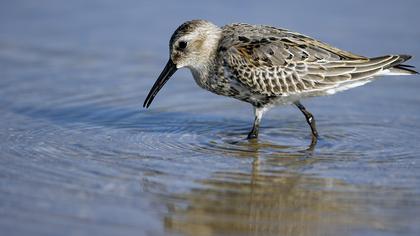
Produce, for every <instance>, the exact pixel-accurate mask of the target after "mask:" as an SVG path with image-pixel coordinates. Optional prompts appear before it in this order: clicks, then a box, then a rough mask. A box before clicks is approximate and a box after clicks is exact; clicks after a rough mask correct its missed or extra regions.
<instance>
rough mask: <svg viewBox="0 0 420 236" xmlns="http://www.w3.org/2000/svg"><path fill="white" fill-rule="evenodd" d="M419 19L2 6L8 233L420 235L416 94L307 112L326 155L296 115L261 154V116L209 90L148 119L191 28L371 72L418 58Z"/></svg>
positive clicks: (2, 217) (346, 98)
mask: <svg viewBox="0 0 420 236" xmlns="http://www.w3.org/2000/svg"><path fill="white" fill-rule="evenodd" d="M419 6H420V5H419V4H418V3H417V2H416V1H405V2H404V4H399V5H398V4H395V2H393V1H372V2H369V3H367V2H365V1H351V2H348V3H340V4H339V5H338V4H337V3H335V2H327V1H317V2H312V1H301V2H296V3H287V4H286V3H279V2H274V1H273V2H270V3H267V4H259V3H258V2H243V3H242V4H241V5H237V4H234V3H225V2H224V1H213V2H212V3H196V2H190V1H176V2H172V3H163V2H160V1H154V2H153V3H146V2H138V1H124V2H114V1H89V3H86V2H85V1H42V3H39V2H34V1H13V2H8V3H6V2H2V3H1V7H0V13H1V14H0V35H1V36H0V78H1V79H0V153H1V158H0V230H1V232H3V233H5V235H28V234H31V235H57V233H59V234H60V235H402V234H404V235H418V234H419V233H420V226H419V224H418V222H420V161H419V153H420V145H419V139H420V110H419V104H420V94H419V92H418V91H419V87H420V80H419V79H418V78H415V77H393V78H391V77H389V78H383V79H380V80H378V81H375V82H374V83H370V84H367V85H366V86H363V87H360V88H356V89H353V90H350V91H347V92H344V93H340V94H337V95H334V96H331V97H323V98H315V99H311V100H305V101H303V104H305V105H306V107H307V108H308V110H310V111H311V112H312V113H313V114H314V115H315V118H316V119H317V124H318V130H319V132H320V134H321V139H320V141H319V143H318V145H317V146H316V147H315V149H314V151H313V152H308V151H306V149H307V148H308V146H309V143H310V130H309V127H308V126H307V125H306V122H305V120H304V117H303V115H302V114H301V113H300V112H299V111H298V110H297V109H296V108H294V107H291V106H290V107H281V108H276V109H273V110H272V111H270V112H268V113H267V115H266V116H265V117H264V120H263V123H262V127H261V134H260V138H259V140H258V141H247V140H246V139H245V137H246V134H247V132H248V131H249V129H250V128H251V125H252V120H253V117H252V109H251V107H250V106H249V105H247V104H244V103H241V102H238V101H235V100H233V99H230V98H223V97H218V96H215V95H213V94H210V93H209V92H206V91H203V90H201V89H199V88H198V86H197V85H195V84H194V82H193V80H192V78H191V75H190V74H189V72H188V71H186V70H184V71H179V72H177V74H176V75H175V76H174V78H173V79H172V80H170V81H169V82H168V83H167V85H166V87H165V88H164V89H163V90H162V91H161V92H160V93H159V95H158V97H157V98H156V99H155V101H154V103H153V104H152V107H151V109H148V110H145V109H143V108H141V105H142V103H143V100H144V99H145V96H146V94H147V92H148V90H149V89H150V87H151V86H152V84H153V82H154V80H155V79H156V77H157V75H158V74H159V72H160V70H161V69H162V66H163V65H164V63H165V61H166V60H167V56H168V55H167V54H168V52H167V50H168V49H167V44H168V39H169V37H170V34H171V33H172V31H173V30H174V29H175V28H176V27H177V25H178V24H180V23H181V22H183V21H184V20H188V19H193V18H205V19H209V20H212V21H214V22H215V23H217V24H219V25H223V24H226V23H230V22H241V21H242V22H250V23H261V24H271V25H276V26H279V27H285V28H290V29H294V30H297V31H300V32H303V33H305V34H308V35H311V36H314V37H316V38H319V39H322V40H324V41H327V42H329V43H331V44H334V45H337V46H339V47H342V48H345V49H348V50H351V51H354V52H355V53H359V54H364V55H368V56H378V55H381V54H387V53H406V54H412V55H414V56H417V55H420V44H419V43H418V39H419V38H420V29H418V27H417V28H416V27H414V26H413V27H411V25H413V24H415V23H416V22H418V21H419V20H420V16H419V15H418V13H417V11H418V9H419ZM308 9H310V11H309V10H308ZM391 16H392V17H391ZM411 64H413V65H420V63H419V60H418V59H417V58H414V59H413V60H411Z"/></svg>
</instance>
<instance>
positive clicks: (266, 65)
mask: <svg viewBox="0 0 420 236" xmlns="http://www.w3.org/2000/svg"><path fill="white" fill-rule="evenodd" d="M169 51H170V57H169V61H168V62H167V64H166V66H165V68H164V69H163V71H162V73H161V74H160V76H159V78H158V79H157V80H156V82H155V84H154V85H153V87H152V89H151V90H150V92H149V94H148V95H147V98H146V100H145V101H144V105H143V106H144V107H146V108H147V107H149V106H150V104H151V103H152V101H153V99H154V98H155V96H156V94H157V93H158V92H159V90H160V89H161V88H162V87H163V85H164V84H165V83H166V82H167V81H168V80H169V78H170V77H171V76H172V75H173V74H174V73H175V71H176V70H177V69H179V68H182V67H187V68H189V69H190V70H191V72H192V75H193V77H194V80H195V82H196V83H197V84H198V85H199V86H200V87H201V88H203V89H206V90H209V91H211V92H213V93H215V94H218V95H223V96H228V97H233V98H236V99H238V100H241V101H244V102H248V103H250V104H251V105H252V106H253V107H254V113H255V119H254V125H253V127H252V130H251V132H250V133H249V134H248V138H249V139H252V138H257V137H258V130H259V125H260V121H261V118H262V115H263V113H264V112H265V111H267V110H268V109H270V108H271V107H273V106H276V105H284V104H294V105H295V106H296V107H297V108H299V110H300V111H301V112H302V113H303V114H304V115H305V118H306V121H307V123H308V124H309V125H310V127H311V131H312V144H314V143H316V141H317V138H318V132H317V129H316V125H315V119H314V116H313V115H312V114H311V113H310V112H309V111H308V110H306V108H305V107H304V106H303V105H302V104H301V103H300V100H301V99H303V98H308V97H314V96H324V95H331V94H334V93H336V92H338V91H343V90H347V89H350V88H354V87H357V86H360V85H363V84H366V83H368V82H370V81H372V80H374V79H375V78H376V77H377V76H381V75H410V74H417V72H416V71H414V70H413V67H412V66H409V65H404V64H402V63H403V62H405V61H407V60H408V59H410V58H411V56H409V55H386V56H380V57H373V58H368V57H364V56H359V55H356V54H353V53H351V52H347V51H344V50H341V49H338V48H335V47H332V46H330V45H328V44H325V43H323V42H321V41H318V40H316V39H313V38H310V37H308V36H305V35H303V34H300V33H296V32H292V31H289V30H286V29H280V28H275V27H271V26H265V25H249V24H242V23H239V24H230V25H226V26H223V27H218V26H216V25H214V24H212V23H211V22H209V21H205V20H192V21H188V22H185V23H184V24H182V25H181V26H179V27H178V29H177V30H176V31H175V32H174V33H173V35H172V37H171V39H170V41H169Z"/></svg>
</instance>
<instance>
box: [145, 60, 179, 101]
mask: <svg viewBox="0 0 420 236" xmlns="http://www.w3.org/2000/svg"><path fill="white" fill-rule="evenodd" d="M176 70H177V68H176V65H175V64H174V63H173V62H172V60H171V59H169V60H168V63H166V66H165V68H164V69H163V71H162V72H161V73H160V75H159V78H158V79H157V80H156V82H155V84H153V87H152V89H151V90H150V92H149V94H148V95H147V97H146V100H144V104H143V107H145V108H148V107H149V106H150V104H151V103H152V101H153V99H154V98H155V96H156V94H157V93H158V92H159V90H160V89H161V88H162V87H163V85H165V83H166V82H167V81H168V80H169V79H170V78H171V76H172V75H173V74H174V73H175V71H176Z"/></svg>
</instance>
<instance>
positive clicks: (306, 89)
mask: <svg viewBox="0 0 420 236" xmlns="http://www.w3.org/2000/svg"><path fill="white" fill-rule="evenodd" d="M222 29H223V35H224V37H223V38H222V40H221V42H220V45H219V49H218V50H219V52H218V55H219V56H218V58H217V60H218V62H219V63H220V64H221V65H222V66H223V67H224V68H225V70H227V72H228V74H229V75H231V77H232V78H231V79H235V80H237V81H238V82H239V83H240V84H241V85H242V86H244V87H245V88H246V89H248V90H250V91H251V92H252V93H253V94H259V95H262V96H268V97H271V96H274V97H276V96H289V95H293V94H302V93H311V92H319V91H327V90H328V89H333V88H339V87H340V86H344V85H348V84H349V83H353V82H358V81H363V80H367V79H369V78H371V77H372V76H373V75H375V74H377V73H379V72H381V71H383V70H385V69H387V68H391V67H393V66H396V65H399V64H400V63H402V62H404V61H406V60H408V59H409V58H410V57H409V56H405V55H387V56H382V57H376V58H366V57H363V56H359V55H355V54H353V53H350V52H347V51H343V50H340V49H338V48H335V47H332V46H330V45H327V44H325V43H323V42H320V41H318V40H315V39H312V38H309V37H307V36H305V35H302V34H298V33H294V32H290V31H288V30H285V29H277V28H274V27H270V26H255V25H248V24H232V25H227V26H225V27H223V28H222Z"/></svg>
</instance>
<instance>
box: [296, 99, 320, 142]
mask: <svg viewBox="0 0 420 236" xmlns="http://www.w3.org/2000/svg"><path fill="white" fill-rule="evenodd" d="M295 105H296V106H297V107H298V108H299V110H300V111H301V112H302V113H303V115H305V118H306V122H308V124H309V126H310V127H311V131H312V143H313V144H315V143H316V142H317V139H318V131H317V130H316V123H315V118H314V116H313V115H312V114H311V113H310V112H309V111H307V110H306V108H305V107H304V106H303V105H302V104H301V103H300V102H299V101H297V102H295Z"/></svg>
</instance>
